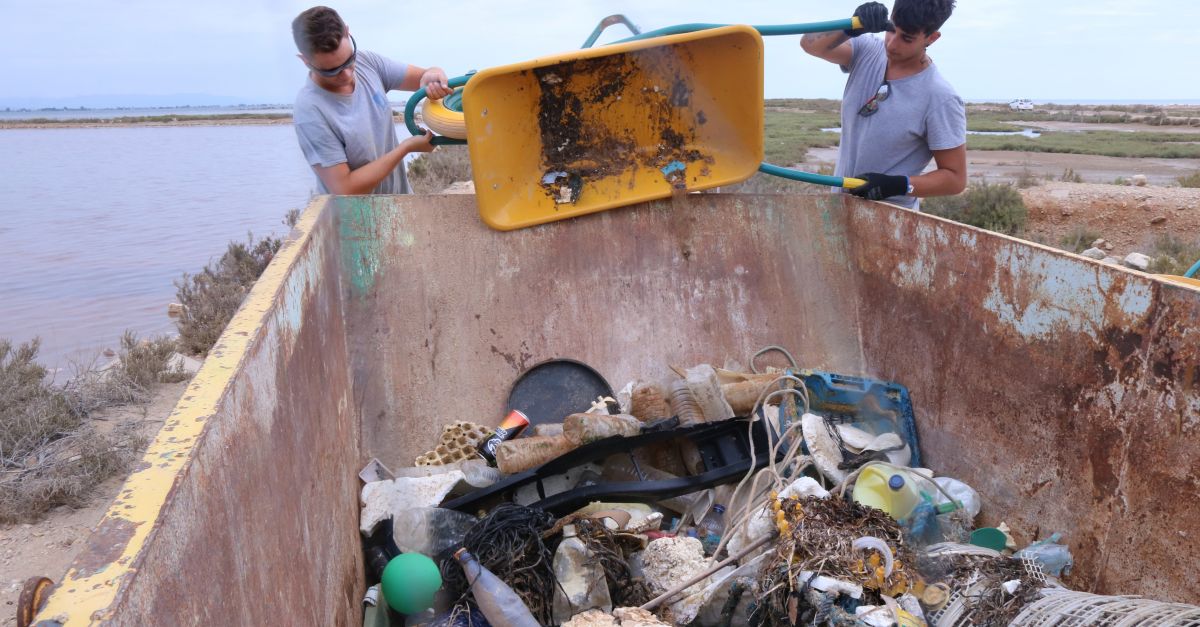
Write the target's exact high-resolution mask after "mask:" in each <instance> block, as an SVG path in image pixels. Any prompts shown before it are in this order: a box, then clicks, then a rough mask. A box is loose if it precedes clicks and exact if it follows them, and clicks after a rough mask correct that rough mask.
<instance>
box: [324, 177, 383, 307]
mask: <svg viewBox="0 0 1200 627" xmlns="http://www.w3.org/2000/svg"><path fill="white" fill-rule="evenodd" d="M336 202H337V206H338V209H339V217H340V219H339V220H338V224H339V226H338V235H339V237H340V238H341V242H342V267H343V268H344V269H345V272H346V273H347V274H348V275H349V278H350V286H351V290H352V291H353V293H354V296H356V297H363V296H365V295H367V293H369V292H370V291H371V288H373V287H374V286H375V275H376V274H377V273H378V272H379V265H380V263H379V260H380V256H381V253H382V248H383V247H382V243H381V240H382V238H381V237H380V235H381V234H380V224H379V211H378V208H377V207H376V205H375V203H373V202H371V199H370V198H369V197H360V196H345V197H339V198H337V199H336Z"/></svg>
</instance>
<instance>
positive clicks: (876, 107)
mask: <svg viewBox="0 0 1200 627" xmlns="http://www.w3.org/2000/svg"><path fill="white" fill-rule="evenodd" d="M953 10H954V0H896V1H895V4H894V5H893V7H892V12H891V15H890V18H891V19H890V20H889V15H888V10H887V7H885V6H884V5H882V4H880V3H878V2H867V3H865V4H863V5H861V6H859V7H858V9H856V10H855V11H854V17H856V18H858V21H859V23H860V24H861V27H860V28H855V29H852V30H846V31H840V30H839V31H833V32H827V33H813V34H808V35H805V36H804V37H803V38H802V39H801V40H800V46H801V47H802V48H803V49H804V51H805V52H807V53H809V54H811V55H813V56H815V57H819V58H821V59H825V60H826V61H829V62H831V63H836V64H837V65H839V66H841V68H842V71H844V72H846V73H847V74H849V76H848V78H847V79H846V88H845V92H844V94H843V96H842V111H841V117H842V140H841V147H840V148H839V150H838V163H837V169H836V171H835V175H836V176H843V177H845V176H853V177H854V178H860V179H863V180H865V181H866V184H865V185H862V186H860V187H857V188H855V189H852V190H849V191H850V193H852V194H854V195H856V196H861V197H863V198H869V199H871V200H885V199H886V200H888V201H889V202H893V203H896V204H898V205H901V206H904V207H908V208H910V209H919V207H920V204H919V201H918V198H920V197H929V196H949V195H953V194H957V193H959V192H961V191H962V190H963V189H964V188H965V187H966V185H967V150H966V143H967V135H966V133H967V115H966V107H965V105H964V104H963V101H962V99H961V98H959V97H958V94H957V93H956V92H955V91H954V88H953V87H952V86H951V85H950V83H948V82H947V81H946V80H945V78H943V77H942V75H941V73H939V72H938V69H937V67H936V66H935V65H934V63H933V60H932V59H930V58H929V54H928V52H927V50H928V48H929V47H930V46H931V45H933V44H934V42H936V41H937V40H938V39H940V38H941V36H942V33H941V31H940V29H941V27H942V25H943V24H944V23H945V22H946V20H947V19H949V18H950V14H951V12H953ZM867 33H885V34H884V37H883V38H882V39H880V38H878V37H872V36H868V37H862V35H864V34H867ZM930 161H933V162H934V163H935V168H934V169H932V170H931V171H929V172H925V173H922V172H924V170H925V168H926V166H928V165H929V162H930Z"/></svg>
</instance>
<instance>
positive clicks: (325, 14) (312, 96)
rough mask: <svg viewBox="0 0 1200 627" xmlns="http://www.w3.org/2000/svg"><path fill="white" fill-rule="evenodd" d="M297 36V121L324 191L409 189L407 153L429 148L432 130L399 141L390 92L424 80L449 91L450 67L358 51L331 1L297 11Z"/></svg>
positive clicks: (436, 94) (435, 94) (440, 93)
mask: <svg viewBox="0 0 1200 627" xmlns="http://www.w3.org/2000/svg"><path fill="white" fill-rule="evenodd" d="M292 36H293V38H294V39H295V40H296V48H297V49H298V50H299V51H300V54H299V55H297V56H299V57H300V60H301V61H303V62H304V65H305V66H306V67H307V68H308V70H309V72H308V80H307V81H305V83H304V87H303V88H302V89H301V90H300V93H299V94H298V95H297V96H296V105H295V107H294V108H293V110H292V123H293V125H294V126H295V128H296V137H297V138H298V139H299V140H300V150H301V151H303V152H304V158H305V159H306V160H307V161H308V164H309V165H311V166H312V169H313V171H314V172H316V174H317V187H318V189H319V191H320V193H322V194H408V193H411V190H410V189H409V187H408V177H406V176H405V173H404V156H405V155H407V154H409V153H413V152H431V151H432V150H433V144H432V143H430V141H431V140H432V138H433V134H432V133H430V132H428V131H427V132H426V133H425V135H423V136H421V137H409V138H407V139H405V140H404V141H402V142H401V141H396V123H395V121H394V120H393V118H392V106H391V104H390V103H389V102H388V99H387V92H389V91H391V90H394V89H395V90H401V91H416V90H417V89H419V88H422V87H423V88H425V91H426V93H428V94H429V97H430V98H431V99H433V100H437V99H438V98H442V97H444V96H447V95H449V94H450V92H451V90H450V88H449V86H448V85H447V82H448V80H449V79H447V78H446V73H445V72H443V71H442V70H441V69H440V68H436V67H434V68H429V69H424V68H419V67H417V66H415V65H407V64H404V63H397V62H395V61H392V60H391V59H388V58H385V57H383V56H380V55H378V54H375V53H374V52H368V51H366V50H359V49H358V44H357V43H355V41H354V38H353V37H351V36H350V30H349V29H348V28H346V24H345V22H343V21H342V18H341V16H339V15H338V14H337V12H336V11H334V10H333V9H331V8H329V7H321V6H318V7H313V8H311V9H309V10H307V11H305V12H303V13H301V14H300V15H299V16H297V17H296V19H295V20H293V21H292Z"/></svg>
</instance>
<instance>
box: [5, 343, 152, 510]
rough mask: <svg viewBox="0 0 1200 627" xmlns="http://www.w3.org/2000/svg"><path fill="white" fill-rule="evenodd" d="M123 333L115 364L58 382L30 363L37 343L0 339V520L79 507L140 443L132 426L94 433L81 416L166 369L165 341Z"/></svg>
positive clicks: (121, 397) (124, 398)
mask: <svg viewBox="0 0 1200 627" xmlns="http://www.w3.org/2000/svg"><path fill="white" fill-rule="evenodd" d="M126 338H127V339H128V342H123V343H122V344H123V347H124V350H122V354H121V359H120V361H119V362H118V365H116V366H114V367H112V368H108V369H105V370H87V371H85V372H81V373H79V374H78V375H77V376H76V377H75V378H74V379H72V380H71V381H69V382H68V383H67V384H66V385H64V386H62V387H56V386H54V385H52V384H51V383H50V382H49V381H48V380H47V377H46V375H47V372H46V369H45V367H43V366H42V365H41V364H40V363H38V361H37V353H38V348H39V344H40V343H39V342H38V340H36V339H35V340H33V341H32V342H30V343H28V344H22V345H20V346H17V347H14V346H13V344H12V342H11V341H10V340H7V339H0V523H12V522H20V521H26V520H36V519H37V518H39V517H40V516H41V515H43V514H44V513H45V512H47V511H48V510H50V509H52V508H54V507H57V506H59V505H69V506H78V505H82V504H84V503H85V502H86V501H87V499H88V497H89V496H90V495H91V494H92V493H93V491H94V488H95V486H96V485H98V484H100V483H101V482H103V481H104V480H106V479H108V478H109V477H112V476H114V475H117V474H119V473H122V472H124V470H125V468H126V467H127V466H128V463H129V462H130V461H131V460H132V459H133V458H134V457H135V456H136V455H137V454H138V452H139V451H140V450H141V448H142V447H143V446H145V438H144V437H142V436H141V435H139V434H138V429H137V426H136V425H130V424H126V425H118V426H116V427H114V428H111V429H109V430H108V431H107V432H104V433H102V432H99V431H97V430H96V429H95V427H94V426H93V424H92V421H89V420H87V418H88V416H89V414H90V412H91V411H93V410H95V409H99V408H103V407H108V406H112V405H114V404H121V403H123V402H127V399H129V398H131V396H132V391H133V390H136V389H137V385H139V384H138V383H137V382H136V381H135V380H134V378H149V379H160V376H161V373H162V372H163V371H164V370H167V367H166V357H165V356H164V350H165V348H166V347H168V346H172V345H173V342H172V341H170V340H164V339H158V340H153V341H150V342H137V340H136V337H135V336H133V335H132V334H129V333H127V334H126ZM130 349H134V350H133V351H131V350H130ZM131 354H132V357H131ZM166 354H167V355H169V353H166ZM155 364H157V365H155ZM151 371H153V373H154V374H153V376H150V375H148V374H147V373H150V372H151Z"/></svg>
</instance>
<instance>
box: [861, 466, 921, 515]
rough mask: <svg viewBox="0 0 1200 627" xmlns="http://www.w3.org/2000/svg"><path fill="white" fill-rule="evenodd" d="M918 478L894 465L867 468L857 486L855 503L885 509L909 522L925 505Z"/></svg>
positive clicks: (865, 467)
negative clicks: (918, 508)
mask: <svg viewBox="0 0 1200 627" xmlns="http://www.w3.org/2000/svg"><path fill="white" fill-rule="evenodd" d="M917 481H918V478H917V476H916V475H914V474H912V473H909V472H907V471H905V470H904V469H902V468H899V467H897V466H892V465H890V464H880V463H872V464H867V465H866V466H863V469H862V472H861V473H860V474H859V475H858V480H857V481H856V482H855V484H854V492H853V498H854V502H856V503H859V504H861V505H866V506H868V507H874V508H875V509H881V510H883V511H885V512H887V513H888V515H889V516H891V517H892V518H895V519H896V520H901V519H903V518H907V517H908V515H909V514H911V513H912V512H913V510H914V509H916V508H917V505H919V504H920V503H921V489H920V487H919V486H918V485H917Z"/></svg>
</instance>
